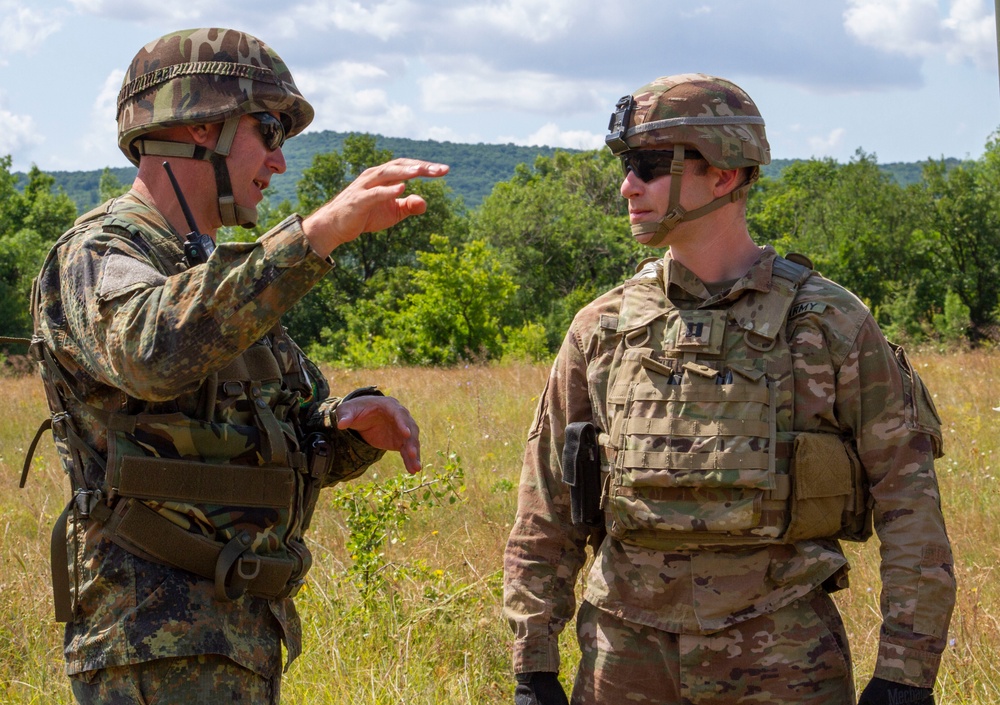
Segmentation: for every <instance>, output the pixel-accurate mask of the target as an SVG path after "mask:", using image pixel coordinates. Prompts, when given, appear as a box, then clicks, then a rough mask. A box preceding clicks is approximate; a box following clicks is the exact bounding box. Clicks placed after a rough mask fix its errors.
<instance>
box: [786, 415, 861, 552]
mask: <svg viewBox="0 0 1000 705" xmlns="http://www.w3.org/2000/svg"><path fill="white" fill-rule="evenodd" d="M793 454H794V455H793V459H792V472H791V476H792V485H793V486H792V496H791V498H790V506H789V514H790V517H789V523H788V529H787V530H786V532H785V534H784V536H783V537H782V538H783V541H784V542H785V543H795V542H796V541H804V540H807V539H818V538H846V539H850V540H852V541H864V540H865V539H867V538H868V537H869V536H870V535H871V511H870V508H869V505H870V502H868V501H867V488H866V486H865V481H864V473H863V472H862V469H861V463H860V461H859V460H858V458H857V456H856V455H855V454H854V452H853V450H852V449H851V448H850V447H849V446H848V445H847V444H845V443H844V441H843V440H842V439H841V438H840V437H839V436H836V435H834V434H832V433H800V434H798V435H797V436H796V437H795V447H794V451H793Z"/></svg>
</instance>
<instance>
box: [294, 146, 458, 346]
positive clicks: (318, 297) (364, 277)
mask: <svg viewBox="0 0 1000 705" xmlns="http://www.w3.org/2000/svg"><path fill="white" fill-rule="evenodd" d="M392 157H393V155H392V153H391V152H389V151H388V150H384V149H378V148H376V141H375V137H374V136H372V135H350V136H348V137H347V138H346V139H345V140H344V144H343V152H342V153H330V154H318V155H316V156H315V157H314V158H313V164H312V166H311V167H309V168H307V169H306V170H305V172H304V176H303V179H302V181H301V182H300V184H299V208H298V211H299V212H300V213H304V214H308V213H311V212H312V211H314V210H315V209H316V208H318V207H320V206H321V205H322V204H323V203H325V202H327V201H329V200H330V199H332V198H334V197H335V196H336V195H337V194H338V193H340V192H341V191H342V190H343V189H344V188H346V187H347V185H348V184H349V183H350V182H351V181H352V180H353V179H354V178H356V177H357V176H358V175H359V174H360V173H361V172H363V171H364V170H365V169H367V168H369V167H372V166H378V165H379V164H383V163H385V162H387V161H389V160H390V159H392ZM408 194H417V195H419V196H421V197H423V198H424V200H425V201H426V202H427V210H426V212H425V213H424V214H422V215H421V216H420V217H419V218H408V219H407V220H404V221H403V222H401V223H398V224H397V225H394V226H393V227H391V228H388V229H387V230H383V231H381V232H377V233H367V234H365V235H363V236H361V237H359V238H357V239H355V240H354V241H352V242H348V243H346V244H344V245H341V246H340V247H338V248H337V249H336V250H335V251H334V252H333V259H334V260H335V262H336V267H335V268H334V269H333V271H331V272H330V274H329V275H328V276H327V277H326V279H324V281H323V282H322V283H321V284H320V286H318V287H316V288H315V289H314V290H313V291H311V292H310V293H309V294H307V295H306V296H305V297H304V298H303V300H302V302H301V303H300V305H299V306H298V307H297V309H296V310H295V311H293V312H292V313H291V314H290V315H289V316H287V317H286V325H287V326H288V329H289V331H290V332H291V333H292V335H293V336H295V337H296V338H297V339H300V340H303V341H305V343H306V344H307V345H308V344H310V343H318V342H319V341H323V346H324V348H325V351H324V353H323V354H321V357H323V358H326V359H331V358H335V357H337V356H339V355H341V354H342V353H343V352H344V351H343V349H342V347H341V346H342V345H344V344H346V339H347V338H346V336H345V335H344V334H343V331H344V330H345V329H347V328H348V327H349V326H350V325H351V323H350V321H349V319H350V318H351V317H352V315H353V309H354V308H355V307H357V306H358V305H359V304H360V302H363V301H371V300H373V299H374V298H375V297H376V296H377V295H378V292H379V287H378V284H379V280H376V281H373V279H374V278H375V277H377V276H378V275H380V274H382V276H383V278H384V277H385V276H386V275H387V273H388V272H389V271H391V270H395V269H400V268H404V269H405V268H409V267H414V266H415V265H416V264H417V253H418V252H420V251H426V250H429V249H430V238H431V235H432V234H433V233H439V234H446V235H447V234H451V237H452V239H456V238H457V237H458V236H457V234H456V233H457V232H458V231H459V230H460V228H461V221H460V218H459V216H460V213H461V207H460V206H459V207H457V208H455V207H453V206H452V203H451V200H450V199H451V196H450V193H449V191H448V189H447V187H446V186H445V184H443V183H441V182H438V181H433V180H427V181H422V180H418V181H415V182H412V183H410V184H408V185H407V189H406V191H405V194H404V195H408ZM365 308H366V309H367V308H370V307H365ZM392 308H395V307H392Z"/></svg>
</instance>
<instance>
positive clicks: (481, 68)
mask: <svg viewBox="0 0 1000 705" xmlns="http://www.w3.org/2000/svg"><path fill="white" fill-rule="evenodd" d="M449 69H451V70H449ZM420 89H421V95H422V103H423V107H424V109H425V110H428V111H435V112H471V111H479V110H489V111H496V110H510V111H512V112H531V113H541V114H573V113H580V112H586V111H590V110H599V109H601V108H603V107H605V105H606V104H607V99H606V97H604V96H602V95H601V90H602V87H601V86H600V85H598V84H597V82H595V81H588V80H585V79H580V80H576V79H573V80H570V79H568V78H567V77H565V76H557V75H554V74H549V73H542V72H540V71H508V72H503V71H498V70H496V69H494V68H492V67H491V66H488V65H487V64H486V63H484V62H483V61H481V60H478V59H475V58H472V57H468V58H467V59H466V60H465V61H462V62H454V63H453V64H452V66H450V67H447V68H446V69H442V68H439V70H438V71H436V72H435V73H433V74H431V75H430V76H427V77H425V78H423V79H421V80H420Z"/></svg>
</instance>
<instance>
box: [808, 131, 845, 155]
mask: <svg viewBox="0 0 1000 705" xmlns="http://www.w3.org/2000/svg"><path fill="white" fill-rule="evenodd" d="M846 135H847V130H845V129H844V128H843V127H837V128H834V129H833V130H830V132H829V133H828V134H827V135H826V136H825V137H810V138H809V149H811V150H812V156H814V157H828V156H834V155H835V154H836V153H837V152H839V151H840V148H841V147H842V146H843V144H844V137H845V136H846Z"/></svg>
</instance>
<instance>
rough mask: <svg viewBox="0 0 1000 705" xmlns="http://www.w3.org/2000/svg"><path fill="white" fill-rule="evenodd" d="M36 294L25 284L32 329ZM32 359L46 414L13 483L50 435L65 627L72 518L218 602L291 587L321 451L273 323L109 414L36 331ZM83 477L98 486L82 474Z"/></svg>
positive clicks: (303, 389) (127, 231)
mask: <svg viewBox="0 0 1000 705" xmlns="http://www.w3.org/2000/svg"><path fill="white" fill-rule="evenodd" d="M103 227H104V230H105V232H111V233H115V232H119V234H121V235H122V236H123V237H128V238H129V239H131V240H132V241H133V242H135V241H136V238H139V239H141V240H142V241H143V242H144V243H145V244H146V245H147V246H148V248H149V250H150V251H151V252H152V253H153V254H154V255H155V259H156V260H157V262H158V264H159V266H160V268H161V271H163V272H164V273H166V274H170V273H172V272H175V271H180V268H182V267H183V265H179V264H178V262H177V259H178V258H177V253H178V251H179V247H177V246H175V245H174V244H173V243H166V242H162V241H161V240H162V239H161V238H156V237H153V236H150V235H148V234H144V233H142V232H141V231H139V230H138V229H137V228H135V227H134V226H132V225H131V224H130V223H128V222H126V221H122V220H118V219H115V218H114V217H111V216H108V217H107V218H105V220H104V223H103ZM72 234H73V231H70V233H67V235H66V236H64V237H70V236H71V235H72ZM56 248H58V244H57V245H56V247H55V248H53V252H55V250H56ZM49 256H50V257H53V256H54V254H50V255H49ZM37 288H38V282H37V281H36V282H35V291H34V292H33V294H32V315H33V317H34V320H35V321H36V326H37V322H38V321H39V320H40V318H39V315H40V311H39V310H38V306H39V300H38V299H39V297H38V292H37ZM31 353H32V355H33V357H34V359H35V360H36V361H37V362H38V365H39V369H40V372H41V376H42V380H43V383H44V387H45V391H46V398H47V401H48V405H49V409H50V411H51V413H52V417H51V419H49V420H47V421H46V422H45V423H44V424H43V425H42V427H41V428H40V429H39V432H38V433H37V434H36V436H35V439H34V441H33V442H32V444H31V446H30V448H29V451H28V458H27V459H26V461H25V465H24V471H23V473H22V477H21V485H22V486H23V485H24V481H25V476H26V474H27V469H28V466H29V463H30V459H31V454H32V452H33V450H34V447H35V444H36V443H37V441H38V438H39V436H40V435H41V433H42V432H43V431H44V430H46V429H47V428H51V429H52V432H53V436H54V438H55V441H56V446H57V448H58V450H59V455H60V459H61V461H62V464H63V466H64V468H65V469H66V470H67V473H68V474H69V477H70V480H71V484H72V491H73V497H72V499H71V500H70V502H69V504H68V505H67V507H66V509H65V510H64V511H63V513H62V515H61V516H60V517H59V519H58V521H57V522H56V526H55V528H54V529H53V534H52V574H53V591H54V596H55V603H56V618H57V620H59V621H67V620H71V619H72V618H73V613H74V611H75V607H74V606H73V604H72V595H73V594H75V589H73V590H71V583H75V582H76V581H77V573H78V571H77V569H76V565H75V562H71V561H69V557H68V551H67V521H68V520H69V517H70V516H72V517H73V519H74V522H75V523H76V531H77V532H80V531H81V526H82V525H84V524H85V523H86V522H97V523H98V524H99V525H100V527H101V532H102V535H103V536H104V537H105V538H107V539H109V540H110V541H113V542H114V543H116V544H118V545H119V546H121V547H122V548H124V549H126V550H128V551H129V552H131V553H133V554H135V555H137V556H140V557H142V558H144V559H147V560H150V561H154V562H157V563H161V564H164V565H168V566H173V567H177V568H180V569H183V570H186V571H189V572H192V573H194V574H196V575H199V576H201V577H204V578H207V579H209V580H212V581H214V583H215V592H216V597H217V598H218V599H220V600H235V599H237V598H239V597H240V596H241V595H242V594H243V593H244V592H246V593H249V594H250V595H254V596H258V597H263V598H266V599H280V598H284V597H290V596H292V595H294V594H295V593H296V592H297V591H298V589H299V587H300V586H301V585H302V582H303V577H304V576H305V574H306V572H307V571H308V570H309V568H310V566H311V564H312V558H311V555H310V552H309V550H308V549H307V548H306V546H305V544H304V543H303V540H302V535H303V532H304V531H305V529H306V528H307V527H308V524H309V520H310V517H311V515H312V512H313V510H314V508H315V504H316V500H317V498H318V494H319V489H320V486H321V484H322V480H323V477H324V474H325V472H326V470H327V467H328V465H327V462H326V461H327V460H328V456H329V453H330V446H329V443H327V442H326V440H324V438H323V437H322V435H321V434H313V435H311V436H310V437H309V438H308V439H306V441H305V443H300V429H299V428H298V419H297V414H298V411H299V406H300V400H301V399H303V398H306V397H308V396H310V395H311V393H312V384H311V380H310V379H309V376H308V373H307V372H306V370H305V368H304V366H303V364H302V358H301V352H300V351H299V349H298V347H297V346H296V345H295V343H294V342H293V341H292V340H291V338H289V337H288V335H287V334H286V333H285V331H284V329H283V327H282V326H281V325H280V323H278V324H276V325H275V327H274V328H273V329H272V331H271V332H270V333H269V334H268V335H267V336H266V337H265V338H264V339H262V340H261V341H259V342H258V343H256V344H254V345H252V346H251V347H250V348H249V349H248V350H247V351H246V352H244V353H243V354H242V355H241V356H240V357H238V358H237V359H236V360H234V361H233V362H231V363H230V364H229V365H227V366H226V367H225V368H224V369H222V370H220V371H219V372H216V373H213V374H212V375H210V376H209V378H208V379H206V380H205V381H204V382H203V383H202V385H201V388H200V390H199V391H198V393H197V394H196V395H195V396H194V397H188V398H182V399H181V400H178V402H177V403H173V404H172V403H167V404H164V403H159V402H158V403H155V404H154V403H147V402H144V401H142V400H139V399H133V398H130V397H127V398H125V401H124V403H123V404H122V407H121V408H122V409H123V411H121V412H114V413H110V412H108V411H106V410H104V409H102V408H98V407H96V406H93V405H91V404H88V403H87V402H86V401H85V398H84V397H85V392H84V391H83V390H80V389H79V388H78V387H79V385H78V384H77V383H76V381H75V380H73V379H71V378H70V377H69V376H68V375H67V374H66V373H65V370H64V369H63V368H62V366H61V365H60V364H59V363H58V361H57V360H56V359H55V357H54V355H53V354H52V351H51V350H50V349H49V348H48V346H47V344H46V342H45V341H44V340H43V338H42V337H41V336H40V335H37V334H36V335H35V337H34V338H33V341H32V345H31ZM123 396H124V395H123ZM194 401H196V402H197V403H196V405H195V404H193V402H194ZM185 402H186V403H185ZM171 407H173V408H171ZM192 407H193V408H192ZM72 410H78V411H77V413H79V412H85V413H86V414H87V415H89V416H91V417H92V418H93V419H97V420H98V421H99V424H100V426H101V427H102V428H103V429H104V433H105V435H106V440H107V453H106V455H103V454H101V453H99V452H97V450H95V449H94V448H92V447H90V446H89V445H88V444H87V443H86V442H85V441H84V440H83V439H82V438H81V436H80V435H79V433H78V429H77V424H78V423H79V420H78V419H75V418H74V417H73V416H72V415H71V412H72ZM95 477H99V478H103V480H101V481H100V482H94V481H92V480H91V479H90V478H95ZM74 553H75V552H74ZM73 587H74V588H76V587H78V586H76V585H74V586H73Z"/></svg>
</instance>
